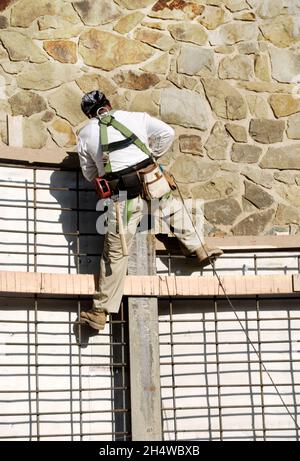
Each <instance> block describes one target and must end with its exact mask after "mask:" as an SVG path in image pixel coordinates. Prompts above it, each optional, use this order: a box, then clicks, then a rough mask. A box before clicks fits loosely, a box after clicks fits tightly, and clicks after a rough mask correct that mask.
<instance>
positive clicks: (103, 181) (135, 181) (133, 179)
mask: <svg viewBox="0 0 300 461" xmlns="http://www.w3.org/2000/svg"><path fill="white" fill-rule="evenodd" d="M114 112H115V111H110V112H109V113H107V114H105V115H104V116H99V117H98V120H99V128H100V129H99V134H100V149H101V151H102V156H103V162H104V171H105V175H104V176H103V177H98V178H96V180H95V187H96V192H97V194H98V196H99V197H100V198H102V199H103V198H109V197H111V196H112V195H115V194H118V193H120V192H122V191H126V197H127V199H132V198H135V197H138V196H139V195H140V194H141V192H142V183H141V180H140V177H139V175H138V173H137V172H138V171H141V170H142V169H144V168H146V167H147V166H149V165H151V164H153V163H154V159H153V157H152V153H151V151H150V150H149V149H148V147H147V146H146V144H144V143H143V142H142V141H141V140H140V139H139V138H138V137H137V136H136V135H135V134H134V133H133V132H132V131H131V130H129V129H128V128H127V127H126V126H124V125H123V124H122V123H120V122H119V121H117V120H116V119H115V117H114V116H113V114H114ZM109 126H112V127H113V128H115V129H116V130H117V131H119V132H120V133H121V134H122V135H123V136H124V138H125V139H122V140H121V141H117V142H113V143H109V142H108V127H109ZM131 144H135V145H136V146H137V147H138V148H139V149H140V150H141V151H142V152H144V153H145V154H146V155H147V156H148V159H146V160H144V161H143V162H140V163H138V164H137V165H134V166H131V167H129V168H126V169H124V170H121V171H117V172H112V168H111V163H110V158H109V155H110V153H111V152H114V151H116V150H121V149H125V148H126V147H128V146H130V145H131Z"/></svg>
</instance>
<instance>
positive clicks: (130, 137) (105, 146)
mask: <svg viewBox="0 0 300 461" xmlns="http://www.w3.org/2000/svg"><path fill="white" fill-rule="evenodd" d="M114 112H115V111H110V112H109V113H108V114H107V115H104V116H102V117H99V126H100V145H101V150H102V154H103V160H104V163H105V167H104V169H105V173H110V172H111V171H112V170H111V164H110V160H109V154H110V153H111V152H114V151H116V150H120V149H125V148H126V147H128V146H130V145H131V144H135V145H136V146H137V147H138V148H139V149H140V150H141V151H143V152H144V153H145V154H146V155H148V156H149V157H150V158H152V153H151V152H150V150H149V149H148V147H147V146H146V144H144V143H143V142H142V141H141V140H140V139H139V138H138V137H137V136H136V135H135V134H134V133H133V132H132V131H131V130H129V129H128V128H127V127H126V126H125V125H123V124H122V123H120V122H118V121H117V120H116V119H115V117H114V116H113V114H114ZM109 126H112V127H113V128H115V129H116V130H118V131H119V132H120V133H121V134H122V135H123V136H124V137H125V139H122V140H121V141H117V142H112V143H110V144H109V143H108V134H107V128H108V127H109Z"/></svg>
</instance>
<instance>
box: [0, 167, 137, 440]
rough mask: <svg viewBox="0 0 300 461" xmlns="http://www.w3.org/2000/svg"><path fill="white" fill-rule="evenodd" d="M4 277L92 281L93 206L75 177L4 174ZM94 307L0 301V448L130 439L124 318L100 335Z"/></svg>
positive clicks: (0, 231)
mask: <svg viewBox="0 0 300 461" xmlns="http://www.w3.org/2000/svg"><path fill="white" fill-rule="evenodd" d="M0 213H1V218H0V269H2V270H9V271H14V270H17V271H25V272H52V273H97V272H98V265H99V255H100V253H101V245H102V238H101V236H99V235H98V234H97V233H96V219H97V216H98V215H99V213H97V212H96V199H95V194H94V191H93V190H92V188H91V186H90V185H89V184H88V183H86V182H85V181H84V180H83V178H82V177H81V175H80V174H79V172H78V171H75V170H74V171H68V170H65V169H62V170H60V169H50V168H44V169H38V168H23V167H17V166H2V167H0ZM89 308H91V299H82V298H68V297H63V298H55V297H52V298H45V297H37V296H36V297H23V298H21V297H16V296H15V297H14V296H13V295H11V296H5V297H4V296H3V297H1V298H0V439H1V440H13V439H16V440H130V438H131V435H130V406H129V378H128V322H127V317H126V312H127V310H126V309H124V308H123V307H122V309H121V311H120V314H118V315H117V316H116V315H115V316H112V318H111V320H110V322H109V323H107V324H106V327H105V330H104V331H103V332H101V334H96V332H95V330H93V331H92V330H88V329H87V327H81V326H80V325H79V324H78V322H76V320H77V318H78V315H79V313H80V311H81V309H85V310H86V309H89Z"/></svg>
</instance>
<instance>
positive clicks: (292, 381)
mask: <svg viewBox="0 0 300 461" xmlns="http://www.w3.org/2000/svg"><path fill="white" fill-rule="evenodd" d="M287 320H288V335H289V356H290V368H291V384H292V386H291V387H292V399H293V406H294V417H295V420H296V421H297V422H298V406H297V394H296V387H295V373H296V370H295V369H294V367H295V366H294V360H293V358H294V357H293V340H292V319H291V313H290V312H289V311H288V310H287ZM295 431H296V440H297V441H299V429H298V428H297V427H295Z"/></svg>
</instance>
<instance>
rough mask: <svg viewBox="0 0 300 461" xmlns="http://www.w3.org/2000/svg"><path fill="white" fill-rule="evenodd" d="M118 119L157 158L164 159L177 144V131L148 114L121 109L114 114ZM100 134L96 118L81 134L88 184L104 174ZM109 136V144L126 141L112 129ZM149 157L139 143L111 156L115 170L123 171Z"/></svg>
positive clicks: (109, 129) (80, 148)
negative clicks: (174, 143) (174, 142)
mask: <svg viewBox="0 0 300 461" xmlns="http://www.w3.org/2000/svg"><path fill="white" fill-rule="evenodd" d="M114 117H115V119H116V120H118V121H119V122H120V123H122V124H123V125H124V126H126V128H128V129H129V130H130V131H132V132H133V133H134V134H135V135H136V136H137V137H138V138H139V139H140V140H141V141H142V142H143V143H144V144H146V146H147V147H148V148H149V149H150V150H151V152H152V153H153V156H154V157H161V156H162V155H163V154H164V153H166V152H167V150H168V149H169V148H170V147H171V145H172V143H173V140H174V130H173V128H171V127H170V126H169V125H167V124H166V123H164V122H162V121H161V120H158V119H157V118H154V117H151V116H150V115H148V114H146V113H145V112H127V111H124V110H117V111H115V112H114ZM99 132H100V129H99V122H98V119H97V118H92V119H91V120H90V121H89V123H87V125H85V126H84V127H83V128H82V129H81V130H80V132H79V134H78V155H79V159H80V166H81V169H82V173H83V175H84V176H85V178H86V179H87V180H88V181H93V179H95V178H96V177H97V176H103V175H104V164H103V157H102V151H101V143H100V134H99ZM107 134H108V142H109V143H112V142H116V141H121V140H122V139H124V136H123V135H122V134H121V133H120V132H119V131H118V130H116V129H115V128H113V127H112V126H109V127H108V131H107ZM147 158H148V156H147V155H146V154H145V153H144V152H143V151H142V150H141V149H139V148H138V147H137V146H136V145H135V144H131V145H130V146H128V147H126V148H124V149H120V150H116V151H114V152H112V153H110V154H109V159H110V163H111V169H112V171H120V170H123V169H124V168H128V167H130V166H133V165H136V164H137V163H140V162H142V161H143V160H146V159H147Z"/></svg>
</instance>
